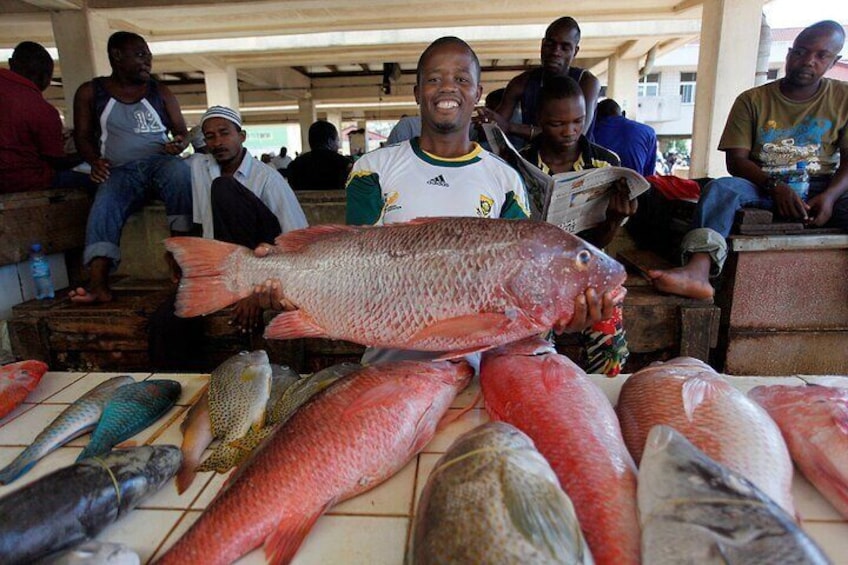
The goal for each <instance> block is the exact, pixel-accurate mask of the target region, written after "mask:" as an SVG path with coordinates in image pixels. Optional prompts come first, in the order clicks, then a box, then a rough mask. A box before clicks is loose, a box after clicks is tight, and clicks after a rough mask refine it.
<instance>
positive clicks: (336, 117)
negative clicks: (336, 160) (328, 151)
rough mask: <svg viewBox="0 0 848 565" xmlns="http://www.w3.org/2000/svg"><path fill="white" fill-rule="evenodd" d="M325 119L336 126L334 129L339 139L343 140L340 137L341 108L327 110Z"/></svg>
mask: <svg viewBox="0 0 848 565" xmlns="http://www.w3.org/2000/svg"><path fill="white" fill-rule="evenodd" d="M327 121H328V122H330V123H331V124H333V125H334V126H336V131H338V132H339V141H340V142H341V141H344V140H342V139H341V135H342V111H341V110H330V111H328V112H327Z"/></svg>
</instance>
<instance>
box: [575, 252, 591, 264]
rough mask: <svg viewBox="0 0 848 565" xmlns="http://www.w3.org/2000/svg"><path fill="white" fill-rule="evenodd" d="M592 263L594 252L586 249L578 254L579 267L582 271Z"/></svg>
mask: <svg viewBox="0 0 848 565" xmlns="http://www.w3.org/2000/svg"><path fill="white" fill-rule="evenodd" d="M591 261H592V252H591V251H589V250H588V249H584V250H583V251H581V252H580V253H578V254H577V266H578V267H579V268H581V269H585V268H586V267H588V266H589V263H590V262H591Z"/></svg>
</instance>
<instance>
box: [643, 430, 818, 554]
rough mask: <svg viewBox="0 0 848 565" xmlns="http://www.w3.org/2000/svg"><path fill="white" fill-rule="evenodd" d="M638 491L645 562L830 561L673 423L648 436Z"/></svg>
mask: <svg viewBox="0 0 848 565" xmlns="http://www.w3.org/2000/svg"><path fill="white" fill-rule="evenodd" d="M638 497H639V513H640V519H641V522H642V561H643V562H644V563H646V564H651V565H685V564H692V563H699V564H700V563H716V564H737V563H738V564H749V563H750V564H762V565H771V564H778V563H779V564H780V565H824V564H827V563H829V560H828V559H827V557H826V556H825V554H824V553H823V552H822V550H821V549H820V548H819V547H818V546H817V545H816V544H815V542H813V540H812V539H810V537H809V536H808V535H807V534H806V533H804V532H803V530H802V529H801V528H800V527H798V525H797V524H796V523H795V521H794V519H793V517H792V516H791V515H789V514H788V513H787V512H786V511H785V510H783V508H781V507H780V505H778V504H777V503H776V502H775V501H774V500H772V499H771V498H770V497H768V496H767V495H766V494H765V493H764V492H763V491H762V490H760V489H759V488H758V487H757V486H756V485H755V484H754V483H752V482H751V481H749V480H748V479H746V478H745V477H743V476H742V475H740V474H739V473H736V472H735V471H732V470H731V469H729V468H728V467H726V466H724V465H721V464H720V463H718V462H717V461H715V460H713V459H712V458H710V457H708V456H707V455H706V454H705V453H704V452H703V451H701V450H699V449H698V448H697V447H696V446H695V445H693V444H692V443H691V442H690V441H689V440H687V439H686V438H685V437H683V435H682V434H680V433H679V432H678V431H677V430H675V429H674V428H671V427H668V426H663V425H658V426H655V427H654V428H652V429H651V431H650V433H649V434H648V439H647V440H646V446H645V452H644V455H643V457H642V466H641V468H640V471H639V489H638Z"/></svg>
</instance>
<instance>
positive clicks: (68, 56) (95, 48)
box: [50, 9, 112, 127]
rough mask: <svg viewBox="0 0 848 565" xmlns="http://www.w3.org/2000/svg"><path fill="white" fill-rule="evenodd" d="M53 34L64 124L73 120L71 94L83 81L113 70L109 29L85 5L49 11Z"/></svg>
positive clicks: (71, 123) (104, 20) (103, 21)
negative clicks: (60, 71) (79, 8)
mask: <svg viewBox="0 0 848 565" xmlns="http://www.w3.org/2000/svg"><path fill="white" fill-rule="evenodd" d="M50 21H51V23H52V25H53V37H54V38H55V40H56V49H57V50H58V51H59V62H60V64H61V66H62V91H63V93H64V95H65V107H66V108H67V109H66V111H65V125H66V126H68V127H72V126H73V123H74V94H76V91H77V88H79V87H80V85H81V84H82V83H84V82H87V81H89V80H91V79H92V78H94V77H96V76H107V75H110V74H111V73H112V68H111V66H110V65H109V54H108V52H107V50H106V43H107V42H108V41H109V35H111V30H110V29H109V23H108V22H107V21H106V18H104V17H101V16H97V15H95V14H93V13H92V12H90V11H89V10H87V9H82V10H73V11H72V10H57V11H52V12H50Z"/></svg>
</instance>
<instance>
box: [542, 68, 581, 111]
mask: <svg viewBox="0 0 848 565" xmlns="http://www.w3.org/2000/svg"><path fill="white" fill-rule="evenodd" d="M567 98H583V90H581V89H580V85H579V84H577V81H576V80H574V79H573V78H571V77H569V76H564V77H551V78H547V79H545V84H544V85H542V89H541V90H540V91H539V108H541V107H542V106H544V105H545V104H547V103H548V102H551V101H552V100H565V99H567Z"/></svg>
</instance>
